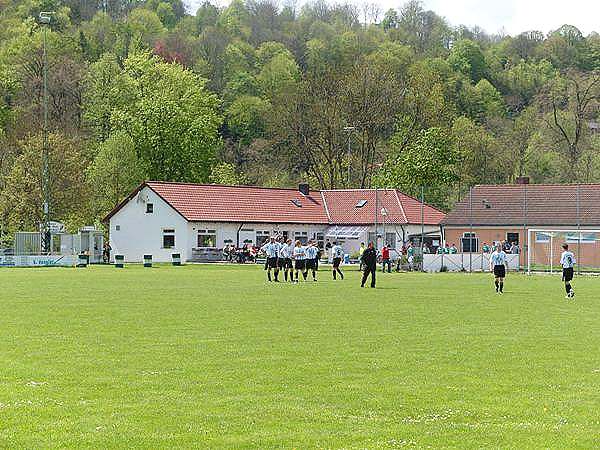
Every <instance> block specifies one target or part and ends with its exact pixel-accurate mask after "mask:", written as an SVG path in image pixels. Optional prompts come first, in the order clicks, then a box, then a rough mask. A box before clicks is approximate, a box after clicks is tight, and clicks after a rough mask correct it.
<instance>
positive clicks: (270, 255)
mask: <svg viewBox="0 0 600 450" xmlns="http://www.w3.org/2000/svg"><path fill="white" fill-rule="evenodd" d="M260 249H261V251H262V252H263V253H264V254H265V255H266V256H267V263H266V268H267V278H268V280H269V281H271V269H273V270H274V272H275V281H276V282H279V280H278V277H279V268H278V267H277V255H278V254H279V243H278V242H276V241H275V238H274V237H272V238H270V239H269V242H267V243H266V244H265V245H263V246H262V247H261V248H260Z"/></svg>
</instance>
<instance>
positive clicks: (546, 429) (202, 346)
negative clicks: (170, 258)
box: [0, 266, 600, 449]
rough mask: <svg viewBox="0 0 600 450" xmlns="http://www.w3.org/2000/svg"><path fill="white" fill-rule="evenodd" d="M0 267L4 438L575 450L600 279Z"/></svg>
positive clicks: (586, 420)
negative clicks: (293, 277)
mask: <svg viewBox="0 0 600 450" xmlns="http://www.w3.org/2000/svg"><path fill="white" fill-rule="evenodd" d="M378 275H379V280H378V288H377V289H375V290H373V289H360V287H359V286H358V273H357V272H356V268H352V272H348V276H347V278H346V280H345V281H343V282H340V281H338V282H335V283H334V282H333V281H332V280H331V279H330V275H329V272H326V271H322V272H321V273H320V280H319V282H318V283H312V282H309V283H306V284H302V283H301V284H300V285H297V286H295V285H288V284H278V285H277V284H267V283H266V282H265V281H264V278H265V274H264V272H263V271H262V270H261V268H260V267H257V266H246V267H238V266H228V267H223V266H221V267H217V266H185V267H179V268H175V267H169V266H159V267H155V268H152V269H144V268H142V267H133V266H129V267H127V268H125V269H124V270H117V269H114V268H112V267H91V268H87V269H0V286H1V294H0V297H1V301H0V364H1V366H0V447H16V448H57V447H61V448H76V447H94V448H152V449H156V448H190V447H193V448H240V447H247V448H261V449H264V448H315V447H319V448H396V447H405V446H406V447H410V446H413V447H417V448H423V447H431V448H519V449H522V448H553V449H556V448H583V449H590V448H594V447H596V448H597V447H598V443H599V442H600V298H599V297H600V296H599V295H598V294H599V293H600V290H599V289H598V283H599V282H600V280H597V279H594V278H583V277H582V278H576V279H575V283H574V286H575V289H576V291H577V298H576V301H575V302H571V303H567V301H566V300H565V299H564V298H563V297H564V293H563V290H562V286H561V282H560V278H559V277H549V276H533V277H529V278H528V277H526V276H520V275H511V276H509V279H508V282H507V285H506V294H505V295H504V296H497V295H496V294H494V293H493V292H492V281H491V279H490V276H489V275H487V276H486V275H469V274H385V275H384V274H378Z"/></svg>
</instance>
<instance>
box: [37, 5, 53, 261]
mask: <svg viewBox="0 0 600 450" xmlns="http://www.w3.org/2000/svg"><path fill="white" fill-rule="evenodd" d="M53 14H54V12H52V11H42V12H40V16H39V19H40V23H41V24H43V25H49V24H50V20H51V19H52V15H53ZM47 29H48V27H47V26H44V33H43V65H44V67H43V77H44V96H43V105H44V124H43V132H42V139H43V141H42V196H43V212H44V223H43V226H42V246H43V250H44V252H45V253H50V161H49V160H50V156H49V149H48V54H47V50H46V34H47Z"/></svg>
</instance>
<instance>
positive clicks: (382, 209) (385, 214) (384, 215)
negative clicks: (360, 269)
mask: <svg viewBox="0 0 600 450" xmlns="http://www.w3.org/2000/svg"><path fill="white" fill-rule="evenodd" d="M386 216H387V209H385V207H383V208H381V217H382V219H381V220H382V221H383V241H382V242H383V245H387V242H386V240H385V217H386Z"/></svg>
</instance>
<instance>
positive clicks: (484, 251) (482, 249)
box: [481, 242, 490, 253]
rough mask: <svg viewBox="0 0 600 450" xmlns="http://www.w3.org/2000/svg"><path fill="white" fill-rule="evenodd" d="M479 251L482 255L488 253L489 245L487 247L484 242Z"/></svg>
mask: <svg viewBox="0 0 600 450" xmlns="http://www.w3.org/2000/svg"><path fill="white" fill-rule="evenodd" d="M481 251H482V252H483V253H489V252H490V246H489V245H487V242H484V243H483V247H481Z"/></svg>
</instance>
